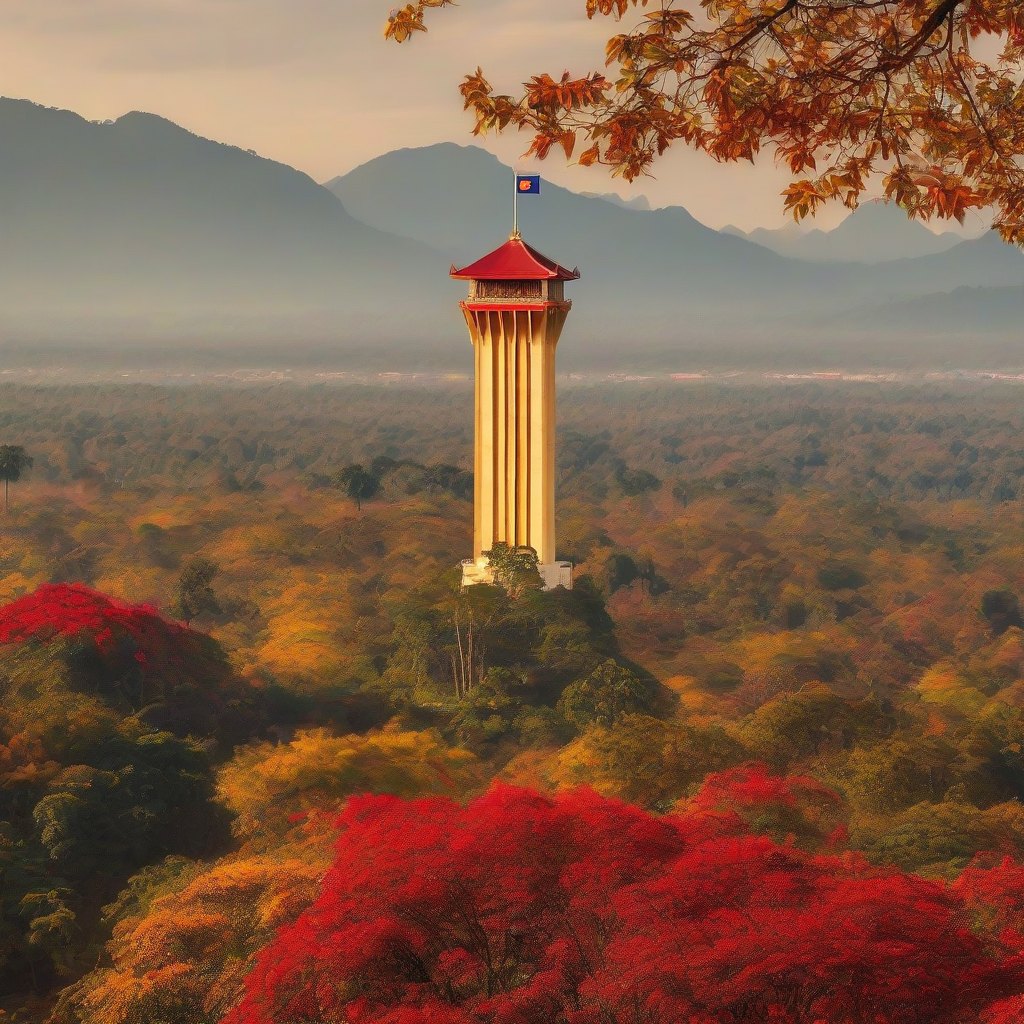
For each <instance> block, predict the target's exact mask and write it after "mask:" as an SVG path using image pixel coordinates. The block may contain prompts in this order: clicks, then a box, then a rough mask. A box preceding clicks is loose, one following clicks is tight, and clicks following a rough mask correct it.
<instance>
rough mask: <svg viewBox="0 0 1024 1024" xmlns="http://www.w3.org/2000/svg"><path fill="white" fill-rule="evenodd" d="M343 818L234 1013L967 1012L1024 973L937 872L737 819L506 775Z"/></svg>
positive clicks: (654, 1021) (494, 1017) (277, 1021)
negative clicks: (315, 877) (306, 895)
mask: <svg viewBox="0 0 1024 1024" xmlns="http://www.w3.org/2000/svg"><path fill="white" fill-rule="evenodd" d="M715 784H716V783H715V782H713V783H712V785H715ZM719 788H721V787H719ZM338 824H339V827H340V829H341V835H340V838H339V840H338V843H337V852H336V859H335V862H334V865H333V867H332V868H331V870H330V871H329V872H328V873H327V875H326V876H325V878H324V881H323V885H322V888H321V894H320V896H319V898H318V900H317V902H316V903H315V904H314V905H313V906H312V907H311V908H310V909H309V910H308V911H307V912H306V913H304V914H303V915H302V916H301V917H300V918H299V919H298V921H297V922H296V923H295V924H293V925H291V926H288V927H286V928H284V929H282V930H281V931H280V932H279V934H278V937H277V938H276V940H275V941H274V942H273V943H271V944H270V945H269V946H268V947H267V948H266V949H265V950H264V951H263V952H262V954H261V955H260V957H259V960H258V962H257V965H256V967H255V968H254V970H253V971H252V973H251V974H250V975H249V976H248V978H247V984H246V994H245V996H244V998H243V1000H242V1002H241V1003H240V1004H239V1005H238V1006H237V1007H236V1008H235V1010H233V1011H232V1013H230V1014H229V1016H228V1017H227V1018H225V1021H226V1024H271V1022H273V1024H298V1022H300V1021H301V1022H308V1021H347V1022H350V1024H377V1022H380V1024H384V1022H386V1024H428V1022H436V1024H441V1022H443V1024H552V1022H561V1024H645V1022H650V1024H684V1022H685V1024H719V1022H720V1024H736V1022H742V1021H773V1022H776V1024H814V1022H822V1024H824V1022H835V1024H855V1022H856V1024H863V1022H871V1024H925V1022H928V1024H943V1022H948V1024H954V1022H959V1021H964V1020H968V1019H972V1018H973V1017H974V1016H975V1015H976V1014H977V1013H979V1012H980V1011H982V1010H983V1009H984V1008H986V1007H988V1006H989V1005H991V1004H994V1003H995V1002H996V1001H997V1000H1001V999H1005V998H1008V997H1010V996H1012V995H1013V994H1016V993H1019V992H1021V991H1022V990H1024V965H1022V962H1021V960H1020V958H1019V957H1018V956H1017V955H1016V953H1015V951H1014V950H1012V949H1007V948H1004V947H1002V946H1000V945H999V944H998V943H993V942H985V941H983V940H982V939H981V938H979V937H978V936H976V935H975V934H973V933H972V932H971V931H970V929H969V928H968V921H967V915H966V914H965V912H964V905H963V902H962V901H961V900H960V898H959V897H958V896H957V895H956V894H955V893H953V892H951V891H950V890H949V889H948V888H947V887H946V886H944V885H943V884H941V883H937V882H932V881H928V880H925V879H922V878H919V877H916V876H914V875H905V874H902V873H900V872H898V871H893V870H879V869H874V868H871V867H869V866H868V865H867V864H866V863H865V862H864V861H863V860H862V859H860V858H858V857H856V856H853V855H850V854H846V855H844V856H843V857H835V856H820V855H814V854H811V853H808V852H804V851H801V850H800V849H798V848H797V847H795V846H792V845H778V844H776V843H775V842H773V841H772V840H771V839H770V838H768V837H765V836H755V835H752V834H750V833H749V832H746V831H743V830H740V829H738V828H737V827H736V820H735V818H734V819H732V820H731V821H730V822H729V823H727V825H726V827H724V829H718V828H716V827H715V824H714V820H713V819H712V818H709V817H708V816H707V815H706V814H699V813H698V814H690V813H682V814H673V815H668V816H665V817H662V818H658V817H655V816H653V815H651V814H648V813H647V812H645V811H643V810H641V809H639V808H636V807H631V806H628V805H624V804H621V803H618V802H615V801H611V800H606V799H603V798H601V797H599V796H597V795H596V794H594V793H593V792H591V791H587V790H581V791H576V792H573V793H569V794H564V795H561V796H558V797H555V798H549V797H544V796H540V795H538V794H536V793H532V792H529V791H527V790H521V789H512V788H509V787H505V786H500V785H498V786H495V787H494V788H492V789H491V790H490V791H489V792H488V793H487V794H486V795H485V796H483V797H481V798H479V799H477V800H475V801H473V802H472V803H471V804H469V805H468V806H466V807H462V806H460V805H458V804H456V803H454V802H453V801H450V800H447V799H442V798H431V799H424V800H416V801H408V802H406V801H402V800H399V799H396V798H393V797H370V796H367V797H361V798H358V799H354V800H352V801H351V802H350V803H349V805H348V807H347V809H346V811H345V813H344V815H343V816H342V817H341V819H340V820H339V823H338Z"/></svg>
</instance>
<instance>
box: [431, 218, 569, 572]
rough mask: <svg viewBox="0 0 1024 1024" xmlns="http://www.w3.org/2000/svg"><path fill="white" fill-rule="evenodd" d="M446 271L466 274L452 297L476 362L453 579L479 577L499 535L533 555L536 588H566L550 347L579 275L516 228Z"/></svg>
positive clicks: (555, 340)
mask: <svg viewBox="0 0 1024 1024" xmlns="http://www.w3.org/2000/svg"><path fill="white" fill-rule="evenodd" d="M451 276H452V277H454V278H457V279H459V280H464V281H469V282H470V284H469V297H468V298H467V299H466V300H465V301H463V302H461V303H459V305H460V306H461V308H462V312H463V314H464V315H465V318H466V324H467V326H468V327H469V336H470V339H471V340H472V342H473V350H474V355H475V362H476V372H475V376H476V426H475V459H474V476H475V482H476V488H475V495H474V513H475V518H474V527H473V558H471V559H466V560H465V561H464V562H463V563H462V582H463V585H464V586H466V585H468V584H472V583H489V582H491V581H492V578H493V577H492V574H491V571H490V569H489V567H488V565H487V556H486V555H485V554H484V552H485V551H489V550H490V549H491V547H492V546H493V545H494V544H496V543H500V542H504V543H506V544H508V546H509V547H511V548H515V547H531V548H533V549H534V551H536V552H537V558H538V560H539V563H540V564H539V569H540V574H541V576H542V578H543V579H544V586H545V588H546V589H551V588H552V587H557V586H564V587H567V588H568V587H571V586H572V566H571V565H570V564H569V563H568V562H556V561H555V346H556V345H557V344H558V338H559V335H560V334H561V333H562V327H563V326H564V324H565V319H566V317H567V316H568V314H569V310H570V308H571V307H572V303H571V302H567V301H565V297H564V294H563V289H564V286H565V282H566V281H575V280H577V279H578V278H579V276H580V272H579V270H578V269H576V270H566V269H565V267H562V266H560V265H559V264H557V263H555V261H554V260H550V259H548V258H547V256H543V255H542V254H541V253H539V252H537V250H536V249H534V248H532V247H531V246H529V245H527V244H526V243H525V242H524V241H523V240H522V238H520V236H519V233H518V231H516V232H515V233H514V234H513V235H512V237H511V238H510V239H509V240H508V241H507V242H506V243H505V244H504V245H503V246H501V247H500V248H498V249H495V250H494V252H492V253H489V254H488V255H486V256H484V257H483V258H482V259H479V260H477V261H476V263H471V264H470V265H469V266H468V267H463V268H462V269H461V270H457V269H456V268H455V267H454V266H453V267H452V269H451Z"/></svg>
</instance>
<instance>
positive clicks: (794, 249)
mask: <svg viewBox="0 0 1024 1024" xmlns="http://www.w3.org/2000/svg"><path fill="white" fill-rule="evenodd" d="M722 231H723V233H725V234H730V235H735V236H737V237H739V238H746V239H747V240H748V241H750V242H756V243H757V244H758V245H763V246H764V247H765V248H766V249H771V250H772V251H773V252H776V253H778V254H779V255H781V256H790V257H792V258H794V259H803V260H812V261H816V262H820V261H839V262H856V263H883V262H888V261H890V260H898V259H914V258H916V257H918V256H930V255H933V254H935V253H940V252H945V251H946V250H948V249H952V248H953V247H954V246H956V245H960V244H962V243H963V242H964V241H966V240H967V239H965V238H964V236H962V235H958V234H956V233H955V232H953V231H945V232H943V233H941V234H936V233H934V232H932V231H930V230H929V229H928V228H926V227H925V226H924V225H923V224H922V223H921V222H920V221H913V220H910V219H909V218H908V217H907V215H906V214H905V213H904V212H903V211H902V210H901V209H900V208H899V207H897V206H892V205H886V204H885V203H881V202H867V203H864V204H862V205H861V206H859V207H858V208H857V209H856V210H855V211H854V212H853V213H852V214H850V216H849V217H847V218H846V219H845V220H843V221H842V223H840V224H839V225H838V226H836V227H835V228H833V229H832V230H831V231H822V230H821V229H820V228H812V229H810V230H806V229H805V228H803V227H800V226H798V225H796V224H794V223H788V224H786V225H784V226H783V227H781V228H774V229H773V228H755V229H754V230H753V231H746V232H744V231H741V230H740V229H739V228H736V227H733V226H732V225H729V226H728V227H725V228H722Z"/></svg>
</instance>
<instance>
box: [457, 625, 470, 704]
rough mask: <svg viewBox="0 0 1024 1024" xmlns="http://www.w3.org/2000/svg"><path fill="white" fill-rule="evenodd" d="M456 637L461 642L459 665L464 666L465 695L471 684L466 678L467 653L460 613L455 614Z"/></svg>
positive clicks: (463, 690)
mask: <svg viewBox="0 0 1024 1024" xmlns="http://www.w3.org/2000/svg"><path fill="white" fill-rule="evenodd" d="M455 638H456V639H457V640H458V642H459V665H460V666H461V667H462V693H463V695H465V693H466V692H467V691H468V690H469V686H468V685H467V679H466V654H465V652H464V651H463V649H462V632H461V630H460V629H459V617H458V615H456V616H455Z"/></svg>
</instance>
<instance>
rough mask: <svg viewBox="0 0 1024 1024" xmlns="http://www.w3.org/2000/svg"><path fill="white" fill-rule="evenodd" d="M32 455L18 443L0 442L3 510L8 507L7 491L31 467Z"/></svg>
mask: <svg viewBox="0 0 1024 1024" xmlns="http://www.w3.org/2000/svg"><path fill="white" fill-rule="evenodd" d="M32 462H33V459H32V456H31V455H29V454H28V453H27V452H26V451H25V449H24V448H23V447H22V446H21V445H20V444H0V480H3V482H4V512H7V510H8V508H9V507H10V503H9V499H8V492H9V491H10V487H11V484H12V483H17V482H18V481H19V480H20V479H21V474H22V473H24V472H26V471H27V470H29V469H31V468H32Z"/></svg>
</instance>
